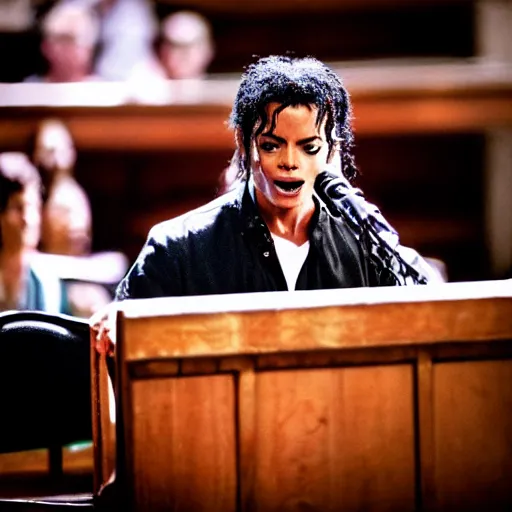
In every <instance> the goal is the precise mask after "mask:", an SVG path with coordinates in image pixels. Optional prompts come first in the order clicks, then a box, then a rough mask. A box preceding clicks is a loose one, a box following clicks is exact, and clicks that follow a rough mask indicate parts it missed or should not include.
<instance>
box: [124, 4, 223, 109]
mask: <svg viewBox="0 0 512 512" xmlns="http://www.w3.org/2000/svg"><path fill="white" fill-rule="evenodd" d="M214 53H215V49H214V42H213V37H212V30H211V26H210V23H209V21H208V20H207V19H206V18H205V17H204V16H202V15H201V14H199V13H197V12H194V11H177V12H174V13H172V14H170V15H168V16H167V17H165V18H164V19H163V20H162V22H161V24H160V33H159V37H158V39H157V41H156V53H155V54H154V57H155V58H154V59H152V60H146V61H141V62H140V63H139V64H138V65H137V66H135V67H134V68H133V70H132V73H131V74H130V77H129V79H128V82H129V85H130V87H129V90H130V99H131V100H133V101H135V102H142V103H166V102H169V101H172V91H171V90H170V89H169V88H168V86H167V84H166V82H167V80H183V79H185V80H202V79H203V78H205V77H206V76H207V70H208V66H209V65H210V63H211V61H212V59H213V57H214ZM174 86H175V87H178V88H181V85H180V84H178V83H175V84H174ZM183 87H185V89H181V91H182V92H185V93H187V94H193V92H194V86H193V84H191V83H190V82H187V83H186V84H183Z"/></svg>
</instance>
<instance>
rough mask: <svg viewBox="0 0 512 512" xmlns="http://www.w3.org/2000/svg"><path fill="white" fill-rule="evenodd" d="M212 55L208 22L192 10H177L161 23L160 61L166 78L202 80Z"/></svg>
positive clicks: (212, 47) (212, 46)
mask: <svg viewBox="0 0 512 512" xmlns="http://www.w3.org/2000/svg"><path fill="white" fill-rule="evenodd" d="M213 56H214V44H213V39H212V33H211V27H210V23H209V22H208V20H207V19H206V18H205V17H204V16H201V15H200V14H198V13H196V12H192V11H179V12H175V13H173V14H171V15H169V16H168V17H167V18H165V19H164V20H163V21H162V25H161V29H160V45H159V58H160V63H161V65H162V68H163V72H164V74H165V76H166V77H167V78H171V79H182V78H204V76H205V75H206V72H207V69H208V66H209V65H210V62H211V61H212V59H213Z"/></svg>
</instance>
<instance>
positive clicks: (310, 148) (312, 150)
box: [304, 144, 321, 155]
mask: <svg viewBox="0 0 512 512" xmlns="http://www.w3.org/2000/svg"><path fill="white" fill-rule="evenodd" d="M320 149H321V147H320V146H317V145H315V144H306V145H305V146H304V151H305V152H306V153H307V154H308V155H316V154H317V153H318V152H319V151H320Z"/></svg>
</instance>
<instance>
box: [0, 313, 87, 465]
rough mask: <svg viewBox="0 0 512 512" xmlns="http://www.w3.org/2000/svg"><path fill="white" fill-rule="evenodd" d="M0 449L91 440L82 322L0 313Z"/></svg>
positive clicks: (57, 448) (58, 453)
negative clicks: (0, 418) (0, 419)
mask: <svg viewBox="0 0 512 512" xmlns="http://www.w3.org/2000/svg"><path fill="white" fill-rule="evenodd" d="M0 411H1V415H2V421H0V453H7V452H14V451H24V450H31V449H37V448H49V449H50V473H51V474H53V475H58V474H59V473H61V472H62V447H63V446H64V445H66V444H69V443H72V442H75V441H85V440H91V439H92V417H91V371H90V350H89V325H88V322H87V320H84V319H79V318H75V317H70V316H66V315H52V314H48V313H43V312H32V311H12V312H6V313H1V314H0Z"/></svg>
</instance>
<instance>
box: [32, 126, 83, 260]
mask: <svg viewBox="0 0 512 512" xmlns="http://www.w3.org/2000/svg"><path fill="white" fill-rule="evenodd" d="M32 158H33V162H34V164H35V165H36V167H37V168H38V169H39V172H40V175H41V178H42V182H43V186H44V196H43V197H44V209H43V228H42V235H41V249H42V250H43V251H45V252H49V253H52V254H67V255H74V256H79V255H83V254H88V253H89V252H90V250H91V238H92V233H91V232H92V214H91V206H90V202H89V198H88V197H87V194H86V192H85V190H84V189H83V187H82V186H81V185H80V184H79V183H78V181H77V180H76V179H75V177H74V167H75V163H76V149H75V145H74V142H73V139H72V137H71V133H70V132H69V130H68V128H67V127H66V125H65V124H64V123H63V122H62V121H60V120H58V119H46V120H44V121H42V122H41V123H40V125H39V126H38V129H37V132H36V135H35V144H34V149H33V157H32Z"/></svg>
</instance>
